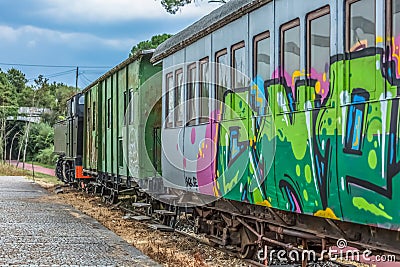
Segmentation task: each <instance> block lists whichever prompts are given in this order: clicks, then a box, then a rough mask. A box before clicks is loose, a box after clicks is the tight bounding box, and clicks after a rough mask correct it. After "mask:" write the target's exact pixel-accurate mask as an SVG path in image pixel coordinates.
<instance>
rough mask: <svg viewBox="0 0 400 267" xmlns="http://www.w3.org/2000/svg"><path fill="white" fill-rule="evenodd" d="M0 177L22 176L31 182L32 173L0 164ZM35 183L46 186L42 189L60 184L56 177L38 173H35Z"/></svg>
mask: <svg viewBox="0 0 400 267" xmlns="http://www.w3.org/2000/svg"><path fill="white" fill-rule="evenodd" d="M0 176H24V177H26V178H28V179H32V180H33V173H32V171H28V170H22V169H20V168H17V167H15V166H13V165H8V164H4V163H0ZM35 181H37V182H38V183H40V184H41V185H45V184H47V186H44V187H50V186H53V185H58V184H62V182H60V181H59V180H58V179H57V178H56V177H54V176H51V175H47V174H43V173H38V172H35Z"/></svg>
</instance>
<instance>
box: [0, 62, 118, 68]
mask: <svg viewBox="0 0 400 267" xmlns="http://www.w3.org/2000/svg"><path fill="white" fill-rule="evenodd" d="M0 65H2V66H18V67H36V68H37V67H39V68H75V67H77V66H72V65H45V64H23V63H5V62H0ZM79 67H80V68H83V69H110V68H111V67H110V66H79Z"/></svg>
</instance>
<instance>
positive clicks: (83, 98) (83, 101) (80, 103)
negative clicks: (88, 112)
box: [78, 95, 85, 105]
mask: <svg viewBox="0 0 400 267" xmlns="http://www.w3.org/2000/svg"><path fill="white" fill-rule="evenodd" d="M78 104H79V105H84V104H85V96H84V95H81V96H80V97H79V100H78Z"/></svg>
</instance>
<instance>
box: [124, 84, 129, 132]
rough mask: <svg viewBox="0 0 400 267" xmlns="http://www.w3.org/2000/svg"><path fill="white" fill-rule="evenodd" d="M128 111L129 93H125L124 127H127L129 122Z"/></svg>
mask: <svg viewBox="0 0 400 267" xmlns="http://www.w3.org/2000/svg"><path fill="white" fill-rule="evenodd" d="M127 110H128V92H126V91H125V92H124V125H126V122H127V116H126V115H128V114H129V113H127Z"/></svg>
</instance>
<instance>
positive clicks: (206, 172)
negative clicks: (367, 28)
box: [185, 37, 400, 229]
mask: <svg viewBox="0 0 400 267" xmlns="http://www.w3.org/2000/svg"><path fill="white" fill-rule="evenodd" d="M399 44H400V37H397V38H393V41H392V47H393V48H390V49H386V51H385V50H383V49H381V48H366V49H362V50H359V51H354V52H351V53H349V55H347V54H346V55H337V56H334V57H332V59H331V62H329V63H326V64H325V70H324V71H323V73H318V72H317V71H316V70H315V69H311V70H310V71H309V73H305V72H304V71H300V70H299V71H295V72H294V73H293V74H292V75H290V74H288V73H287V72H285V71H284V70H280V69H279V68H278V69H277V70H275V71H274V73H273V75H272V76H271V79H270V80H267V81H264V80H263V79H262V78H261V77H258V76H257V77H254V79H253V80H252V82H251V83H250V84H249V86H248V88H247V89H246V90H240V91H235V92H233V91H230V90H227V91H226V93H225V95H224V99H223V102H224V103H222V104H221V105H217V106H216V110H214V111H213V112H212V113H211V115H210V118H209V123H208V124H207V125H204V126H202V127H203V128H202V129H204V130H202V131H196V130H194V129H191V130H190V131H188V134H187V137H186V138H187V142H186V143H187V144H189V145H190V144H191V145H192V146H193V149H194V148H195V149H197V150H198V152H197V151H196V152H197V159H196V164H197V165H196V167H197V171H196V172H195V173H194V174H193V175H190V176H185V184H186V187H188V188H195V187H198V189H199V192H201V193H203V194H209V195H214V196H223V197H224V198H227V199H232V200H236V201H241V202H248V203H252V204H257V205H264V206H268V207H274V208H278V209H282V210H287V211H290V212H297V213H304V214H310V215H314V216H320V217H324V218H330V219H335V220H345V221H352V222H357V223H362V224H369V225H380V226H382V227H386V228H396V229H397V228H399V227H400V211H399V209H398V206H397V204H396V203H394V201H393V200H394V199H397V198H399V197H400V182H399V181H400V176H399V172H400V151H399V146H400V142H399V131H400V130H399V127H400V125H399V119H400V117H399V116H400V106H399V98H396V96H400V66H399V59H400V56H399V55H400V50H398V49H399V48H398V46H399ZM232 99H235V100H234V101H232ZM223 104H225V105H223ZM233 113H236V114H238V115H237V116H236V117H235V116H232V114H233ZM199 140H203V141H201V142H200V144H199ZM275 148H276V151H275Z"/></svg>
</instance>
